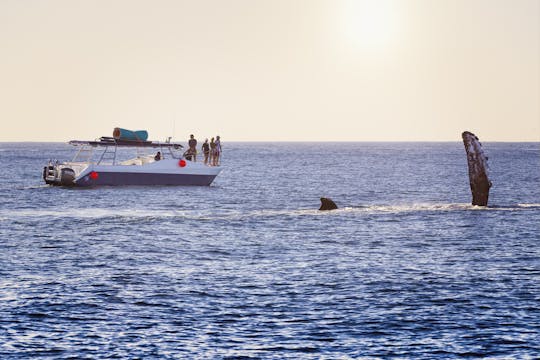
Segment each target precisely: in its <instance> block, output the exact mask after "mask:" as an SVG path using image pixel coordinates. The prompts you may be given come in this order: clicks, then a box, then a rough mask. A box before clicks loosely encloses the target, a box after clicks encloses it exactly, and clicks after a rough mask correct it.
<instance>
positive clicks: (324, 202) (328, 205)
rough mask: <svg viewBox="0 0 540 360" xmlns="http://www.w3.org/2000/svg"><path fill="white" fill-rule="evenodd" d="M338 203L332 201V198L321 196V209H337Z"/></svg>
mask: <svg viewBox="0 0 540 360" xmlns="http://www.w3.org/2000/svg"><path fill="white" fill-rule="evenodd" d="M337 208H338V207H337V205H336V203H335V202H333V201H332V199H329V198H325V197H322V198H321V207H320V208H319V210H335V209H337Z"/></svg>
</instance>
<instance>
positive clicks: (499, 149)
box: [0, 140, 540, 359]
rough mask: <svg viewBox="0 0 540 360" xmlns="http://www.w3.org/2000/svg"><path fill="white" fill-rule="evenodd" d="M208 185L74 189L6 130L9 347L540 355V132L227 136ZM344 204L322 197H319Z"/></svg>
mask: <svg viewBox="0 0 540 360" xmlns="http://www.w3.org/2000/svg"><path fill="white" fill-rule="evenodd" d="M222 146H223V151H224V154H223V159H222V163H223V166H224V171H223V172H222V173H221V174H220V175H219V176H218V177H217V178H216V180H215V181H214V183H213V184H212V185H211V186H209V187H182V186H180V187H103V188H93V189H65V188H59V187H49V186H46V185H45V184H44V182H43V180H42V178H41V176H42V169H43V166H44V165H45V164H46V163H47V161H48V159H50V158H52V159H60V160H68V159H70V158H71V157H72V155H73V148H72V147H71V146H69V145H67V144H61V143H0V165H1V169H2V171H1V172H0V199H1V200H0V204H1V205H0V358H1V359H32V358H39V359H109V358H119V359H251V358H253V359H359V358H366V359H367V358H369V359H372V358H380V359H398V358H399V359H433V358H444V359H461V358H491V359H509V358H520V359H527V358H530V359H533V358H537V356H538V354H540V250H539V249H540V247H539V245H540V143H490V142H486V143H483V146H484V150H485V152H486V153H487V155H488V156H489V165H490V179H491V181H492V182H493V187H492V189H491V192H490V201H489V204H490V205H489V207H487V208H482V207H474V206H472V205H470V202H471V193H470V189H469V180H468V171H467V160H466V155H465V150H464V147H463V144H462V143H461V142H446V143H353V142H351V143H345V142H344V143H279V142H278V143H227V142H226V140H225V142H224V143H223V144H222ZM323 196H324V197H329V198H331V199H333V200H334V201H335V202H336V204H337V205H338V206H339V209H338V210H335V211H328V212H323V211H318V210H317V209H318V207H319V205H320V202H319V198H320V197H323Z"/></svg>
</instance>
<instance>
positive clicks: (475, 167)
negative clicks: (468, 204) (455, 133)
mask: <svg viewBox="0 0 540 360" xmlns="http://www.w3.org/2000/svg"><path fill="white" fill-rule="evenodd" d="M461 137H462V139H463V145H464V146H465V151H466V153H467V164H468V166H469V184H470V186H471V193H472V204H473V205H479V206H487V204H488V198H489V188H490V187H491V185H492V184H491V181H489V178H488V168H487V160H488V157H487V156H486V154H485V153H484V151H483V149H482V144H481V143H480V141H479V140H478V137H477V136H476V135H474V134H473V133H471V132H469V131H465V132H463V133H462V134H461Z"/></svg>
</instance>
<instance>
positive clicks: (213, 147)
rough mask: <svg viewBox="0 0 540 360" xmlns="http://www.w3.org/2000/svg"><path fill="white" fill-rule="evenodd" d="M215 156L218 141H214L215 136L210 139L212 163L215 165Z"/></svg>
mask: <svg viewBox="0 0 540 360" xmlns="http://www.w3.org/2000/svg"><path fill="white" fill-rule="evenodd" d="M215 158H216V143H215V142H214V138H212V139H210V165H212V166H214V165H215Z"/></svg>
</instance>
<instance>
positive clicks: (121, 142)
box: [69, 136, 183, 149]
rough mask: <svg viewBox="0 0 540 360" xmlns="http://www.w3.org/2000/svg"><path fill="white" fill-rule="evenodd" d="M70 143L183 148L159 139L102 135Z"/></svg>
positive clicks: (177, 144)
mask: <svg viewBox="0 0 540 360" xmlns="http://www.w3.org/2000/svg"><path fill="white" fill-rule="evenodd" d="M69 144H70V145H75V146H77V145H90V146H94V147H96V146H123V147H151V148H160V147H167V148H170V147H172V148H175V149H178V148H183V146H182V145H181V144H179V143H171V142H159V141H140V140H119V139H115V138H113V137H108V136H102V137H101V138H99V140H89V141H86V140H71V141H70V142H69Z"/></svg>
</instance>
